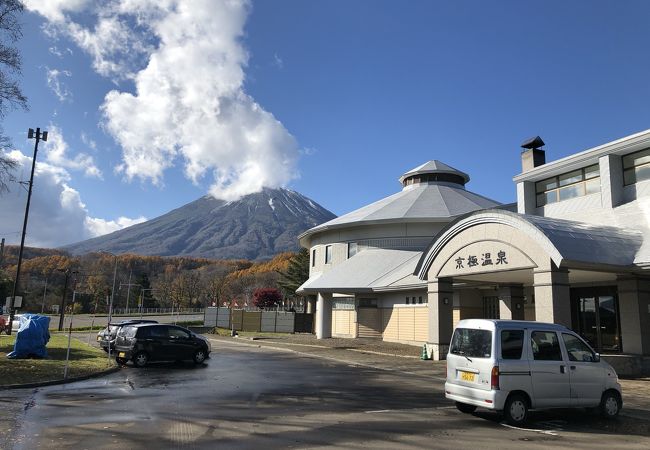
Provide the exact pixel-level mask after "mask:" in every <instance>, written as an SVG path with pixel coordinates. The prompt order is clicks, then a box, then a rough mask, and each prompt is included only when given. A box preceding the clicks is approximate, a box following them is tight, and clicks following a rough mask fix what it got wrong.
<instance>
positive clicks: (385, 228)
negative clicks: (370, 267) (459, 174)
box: [309, 222, 447, 277]
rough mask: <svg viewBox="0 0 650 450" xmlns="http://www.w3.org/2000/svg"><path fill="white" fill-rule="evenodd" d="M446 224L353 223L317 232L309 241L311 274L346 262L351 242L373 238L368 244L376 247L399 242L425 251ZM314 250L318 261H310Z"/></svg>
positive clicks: (394, 244)
mask: <svg viewBox="0 0 650 450" xmlns="http://www.w3.org/2000/svg"><path fill="white" fill-rule="evenodd" d="M446 225H447V222H428V223H396V224H379V225H372V226H351V227H349V228H341V229H335V230H328V231H324V232H321V233H317V234H315V235H314V236H312V237H311V240H310V243H311V248H310V250H309V251H310V253H309V255H310V265H309V276H310V277H311V276H314V275H316V274H318V273H322V272H327V271H328V270H330V269H331V268H332V267H335V266H336V265H338V264H340V263H342V262H343V261H345V260H346V259H347V258H348V243H350V242H357V243H360V244H361V243H363V241H365V240H371V241H372V242H370V243H369V244H368V245H370V246H375V247H377V248H399V247H400V245H406V246H408V247H409V248H411V247H412V246H416V247H417V248H418V249H422V250H423V249H424V248H426V246H427V245H428V244H429V243H430V242H431V240H432V239H433V238H434V236H435V235H437V234H438V233H439V232H440V230H442V228H444V227H445V226H446ZM391 239H392V240H393V241H392V242H391ZM395 239H404V241H402V242H401V241H399V240H397V241H395ZM326 245H332V262H331V263H330V264H325V247H326ZM364 246H365V244H364V245H359V251H363V248H364ZM314 250H316V260H315V263H313V262H312V260H311V258H312V255H313V251H314Z"/></svg>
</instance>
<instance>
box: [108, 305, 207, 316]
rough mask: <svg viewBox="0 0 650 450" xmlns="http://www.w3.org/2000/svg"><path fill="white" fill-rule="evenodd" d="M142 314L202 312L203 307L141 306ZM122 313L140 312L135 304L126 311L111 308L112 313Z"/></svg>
mask: <svg viewBox="0 0 650 450" xmlns="http://www.w3.org/2000/svg"><path fill="white" fill-rule="evenodd" d="M142 313H143V314H171V313H174V314H203V308H181V309H180V310H179V309H178V308H175V309H172V308H142ZM123 314H126V315H128V314H131V315H133V314H140V308H138V307H137V306H136V307H135V308H129V310H128V311H127V310H126V308H113V315H114V316H118V315H123Z"/></svg>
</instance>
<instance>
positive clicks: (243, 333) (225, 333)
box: [213, 328, 291, 338]
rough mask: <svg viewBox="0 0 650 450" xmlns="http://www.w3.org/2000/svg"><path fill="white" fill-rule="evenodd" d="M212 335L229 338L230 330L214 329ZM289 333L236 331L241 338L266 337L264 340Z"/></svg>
mask: <svg viewBox="0 0 650 450" xmlns="http://www.w3.org/2000/svg"><path fill="white" fill-rule="evenodd" d="M213 334H216V335H218V336H230V329H229V328H215V329H214V332H213ZM289 334H291V333H274V332H271V331H241V330H238V331H237V335H239V336H241V337H266V338H272V337H282V336H287V335H289Z"/></svg>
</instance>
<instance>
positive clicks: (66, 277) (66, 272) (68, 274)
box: [57, 269, 79, 331]
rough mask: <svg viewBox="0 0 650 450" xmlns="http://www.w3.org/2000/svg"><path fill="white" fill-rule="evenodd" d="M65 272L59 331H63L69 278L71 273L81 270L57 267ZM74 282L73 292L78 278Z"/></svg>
mask: <svg viewBox="0 0 650 450" xmlns="http://www.w3.org/2000/svg"><path fill="white" fill-rule="evenodd" d="M57 270H59V271H61V272H63V273H65V284H64V285H63V297H61V311H59V331H63V318H64V317H65V296H66V294H67V293H68V280H69V279H70V274H71V273H72V274H78V273H79V272H78V271H76V270H72V271H71V270H70V269H65V270H64V269H57ZM73 284H74V285H75V286H74V287H73V293H74V289H75V288H76V279H75V281H73Z"/></svg>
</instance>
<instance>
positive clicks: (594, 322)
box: [571, 286, 621, 352]
mask: <svg viewBox="0 0 650 450" xmlns="http://www.w3.org/2000/svg"><path fill="white" fill-rule="evenodd" d="M571 309H572V312H573V314H572V322H573V329H574V330H576V331H577V332H578V333H580V335H581V336H582V337H583V338H585V339H586V340H587V342H589V344H591V346H592V347H594V348H595V349H596V350H597V351H599V352H620V351H621V333H620V327H619V318H618V298H617V296H616V287H613V286H604V287H593V288H575V289H571Z"/></svg>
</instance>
